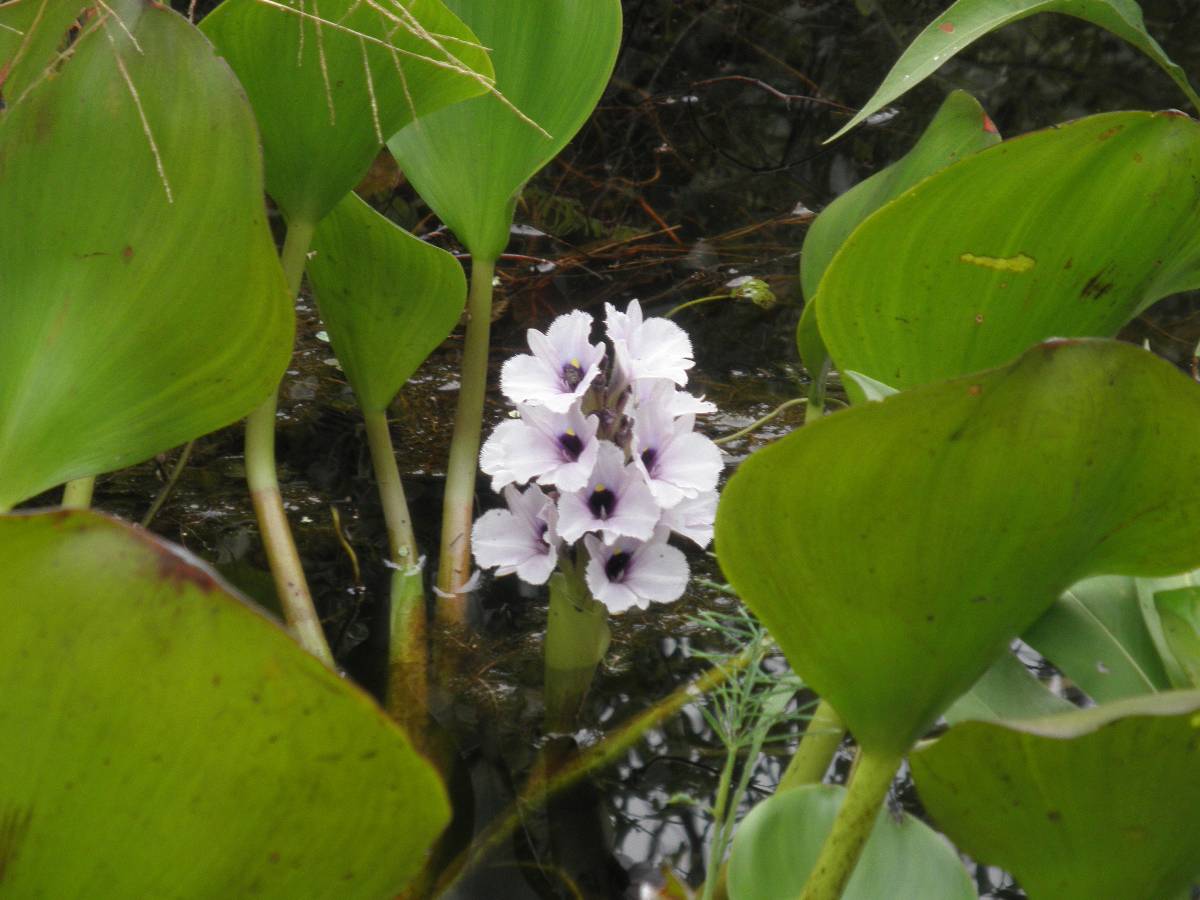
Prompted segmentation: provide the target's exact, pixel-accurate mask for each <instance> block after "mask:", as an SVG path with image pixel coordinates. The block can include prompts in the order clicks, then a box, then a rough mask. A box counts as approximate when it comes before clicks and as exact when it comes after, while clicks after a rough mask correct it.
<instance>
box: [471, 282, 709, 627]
mask: <svg viewBox="0 0 1200 900" xmlns="http://www.w3.org/2000/svg"><path fill="white" fill-rule="evenodd" d="M605 314H606V316H605V318H606V321H605V325H606V328H607V332H608V341H609V344H610V347H611V349H610V348H606V347H605V345H604V344H593V343H592V342H591V331H592V317H591V316H589V315H588V314H587V313H584V312H580V311H575V312H572V313H569V314H567V315H563V316H559V317H558V318H557V319H555V320H554V322H553V323H551V325H550V328H549V329H548V330H547V331H546V333H545V334H542V333H541V332H540V331H535V330H533V329H530V330H529V335H528V336H529V349H530V350H531V351H532V353H527V354H521V355H519V356H515V357H513V358H512V359H510V360H509V361H508V362H507V363H505V365H504V368H503V369H502V371H501V374H500V389H501V391H502V392H503V393H504V395H505V397H507V398H508V399H509V400H510V401H511V402H512V403H513V404H514V405H515V406H516V408H517V415H518V418H514V419H510V420H507V421H504V422H502V423H501V424H500V425H498V426H497V427H496V430H495V431H494V432H493V433H492V435H491V437H490V438H488V440H487V442H486V443H485V444H484V445H483V450H482V451H481V453H480V455H479V464H480V468H481V469H482V470H483V471H484V472H485V473H486V474H487V475H490V476H491V478H492V488H493V489H494V490H496V491H500V492H503V495H504V499H505V503H506V505H507V509H496V510H492V511H491V512H488V513H486V514H484V515H483V516H482V517H481V518H480V519H479V520H478V521H477V522H476V523H475V528H474V530H473V531H472V544H473V547H474V552H475V559H476V561H477V562H478V563H479V565H480V566H481V567H483V568H486V569H490V568H496V574H498V575H508V574H511V573H513V572H515V573H516V574H517V576H518V577H519V578H521V579H522V580H523V581H526V582H529V583H530V584H544V583H545V582H546V581H547V579H549V577H550V575H551V573H553V571H554V570H555V568H556V567H557V566H558V565H559V563H560V560H562V561H564V563H565V564H566V565H569V566H572V567H574V569H575V570H576V571H582V572H583V574H584V578H585V580H586V582H587V586H588V589H589V590H590V591H591V593H592V596H593V597H595V598H596V599H597V600H599V601H600V602H601V603H603V604H604V605H605V606H607V607H608V609H609V610H610V611H611V612H614V613H619V612H623V611H625V610H627V609H629V608H630V607H632V606H638V607H641V608H642V609H645V608H646V607H647V606H649V604H650V601H652V600H653V601H657V602H660V603H665V602H669V601H672V600H676V599H678V598H679V596H680V595H681V594H682V593H683V590H684V588H685V587H686V585H687V580H688V574H689V573H688V565H687V560H686V559H685V558H684V555H683V553H681V552H680V551H679V550H678V549H676V548H675V547H672V546H671V545H670V544H668V543H667V540H668V538H669V537H670V535H671V533H672V532H674V533H675V534H678V535H681V536H683V537H685V538H687V539H689V540H691V541H693V542H695V543H696V544H699V545H700V546H701V547H704V546H707V545H708V543H709V541H711V540H712V532H713V517H714V515H715V513H716V508H717V492H716V487H717V478H718V476H719V475H720V472H721V466H722V460H721V451H720V450H719V449H718V448H717V446H716V444H714V443H713V442H712V441H710V440H709V439H708V438H706V437H704V436H703V435H700V434H697V433H696V432H695V431H693V428H694V425H695V418H696V416H697V415H698V414H703V413H708V412H713V411H714V410H715V407H714V406H713V405H712V404H711V403H708V402H707V401H705V400H702V399H700V398H697V397H694V396H692V395H691V394H689V393H687V392H685V391H683V390H680V388H681V387H682V386H683V385H685V384H686V383H687V370H688V369H690V368H691V367H692V365H693V360H692V345H691V341H689V340H688V336H687V334H685V333H684V331H683V329H681V328H680V327H679V326H678V325H676V324H674V323H673V322H670V321H668V320H666V319H659V318H650V319H643V318H642V310H641V306H640V305H639V304H638V302H637V301H636V300H634V301H632V302H631V303H630V304H629V307H628V309H627V311H626V312H618V311H617V310H616V308H615V307H613V306H612V305H611V304H606V305H605ZM521 485H524V486H525V487H524V488H523V489H522V488H520V487H518V486H521ZM573 549H574V553H572V550H573Z"/></svg>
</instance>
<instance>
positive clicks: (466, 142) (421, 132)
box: [388, 0, 621, 260]
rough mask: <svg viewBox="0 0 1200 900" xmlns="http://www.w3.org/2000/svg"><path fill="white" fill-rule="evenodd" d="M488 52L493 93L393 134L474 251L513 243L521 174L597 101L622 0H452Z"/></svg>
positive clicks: (495, 251)
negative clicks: (495, 93)
mask: <svg viewBox="0 0 1200 900" xmlns="http://www.w3.org/2000/svg"><path fill="white" fill-rule="evenodd" d="M447 3H448V5H449V6H450V8H451V9H453V10H454V11H455V12H456V13H458V14H459V15H460V16H462V18H463V20H464V21H465V22H467V24H468V25H470V26H471V28H473V29H474V30H475V33H476V34H478V35H479V39H480V40H481V41H482V42H483V43H484V45H485V46H487V47H488V48H490V49H491V51H492V62H493V64H494V65H495V67H496V87H497V88H498V89H499V90H500V92H501V93H502V94H503V95H504V97H506V98H507V99H508V101H509V102H510V103H512V104H515V106H516V107H517V109H519V110H521V112H522V113H524V114H525V115H526V116H528V117H529V118H530V119H532V120H533V121H534V122H536V123H537V126H540V128H541V129H544V131H545V132H548V133H549V135H550V136H549V137H547V136H546V134H544V133H542V131H539V130H538V127H537V126H534V125H533V124H531V123H530V122H528V121H524V120H522V119H521V118H519V117H518V116H517V114H516V113H514V112H513V110H512V109H511V108H509V107H508V106H506V105H505V104H503V103H501V101H500V100H498V99H497V98H496V97H495V96H492V95H488V96H485V97H477V98H475V99H473V100H469V101H467V102H466V103H460V104H458V105H457V106H453V107H450V108H448V109H443V110H440V111H439V112H436V113H434V114H433V115H431V116H427V117H425V118H423V119H421V121H420V122H418V123H416V124H413V125H410V126H409V127H407V128H405V129H404V130H402V131H400V133H399V134H396V135H395V136H394V137H392V138H391V139H390V140H389V141H388V147H389V148H390V149H391V151H392V153H394V154H395V156H396V159H397V160H398V161H399V163H400V167H401V168H402V169H403V170H404V174H405V175H406V176H407V177H408V179H409V180H410V181H411V182H412V184H413V186H414V187H416V189H417V191H418V192H419V193H420V195H421V197H422V198H424V200H425V201H426V202H427V203H428V204H429V205H430V206H431V207H432V208H433V211H434V212H435V213H437V214H438V217H439V218H441V220H442V221H443V222H445V223H446V224H447V225H448V226H450V228H451V229H452V230H453V231H454V233H455V234H456V235H457V236H458V239H459V240H461V241H462V242H463V243H464V244H465V245H466V246H467V248H468V249H469V250H470V251H471V253H472V255H474V256H478V257H480V258H483V259H488V260H495V259H496V258H497V257H499V255H500V254H501V253H502V252H503V251H504V248H505V247H506V246H507V245H508V229H509V227H510V225H511V224H512V217H513V210H514V209H515V207H516V202H517V199H518V197H519V195H520V192H521V188H522V187H524V185H525V182H526V181H528V180H529V178H530V177H531V176H532V175H533V174H534V173H535V172H537V171H538V170H539V169H540V168H542V166H544V165H545V164H546V163H547V162H549V161H550V160H551V159H552V158H553V157H554V156H555V155H556V154H557V153H558V152H559V151H560V150H561V149H562V148H563V147H565V146H566V144H567V141H569V140H570V139H571V138H572V137H573V136H574V134H575V132H576V131H578V130H579V129H580V127H582V125H583V123H584V122H585V121H586V120H587V117H588V116H589V115H590V114H591V112H592V109H593V107H595V105H596V102H597V101H598V100H599V99H600V94H601V93H602V92H603V90H604V87H605V85H606V84H607V83H608V77H609V75H610V73H611V72H612V68H613V65H614V63H615V62H616V58H617V48H618V46H619V44H620V40H621V4H620V0H558V2H556V3H546V2H544V0H505V2H504V3H496V2H495V0H447Z"/></svg>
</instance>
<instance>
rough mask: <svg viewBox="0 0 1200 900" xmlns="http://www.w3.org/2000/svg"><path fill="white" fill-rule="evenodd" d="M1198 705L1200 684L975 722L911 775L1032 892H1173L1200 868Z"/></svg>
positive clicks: (969, 840) (1144, 898)
mask: <svg viewBox="0 0 1200 900" xmlns="http://www.w3.org/2000/svg"><path fill="white" fill-rule="evenodd" d="M1198 711H1200V692H1196V691H1192V692H1174V693H1164V694H1155V695H1153V696H1147V697H1138V698H1135V699H1131V700H1122V701H1118V702H1116V703H1111V704H1107V705H1105V706H1099V707H1095V708H1092V709H1087V710H1080V711H1077V712H1071V713H1066V714H1064V715H1059V716H1053V717H1049V718H1043V719H1029V720H1024V721H1010V722H966V723H963V724H961V725H956V726H954V727H953V728H951V729H950V731H948V732H947V733H946V734H945V735H944V736H943V737H941V738H940V739H938V740H937V741H935V742H933V743H932V744H931V745H930V746H928V747H927V748H925V749H921V750H918V751H917V752H916V753H914V754H913V755H912V757H911V759H910V762H911V765H912V772H913V777H914V779H915V780H916V783H917V789H918V791H919V792H920V795H921V801H922V803H923V804H924V805H925V808H926V809H927V810H928V811H929V813H930V815H931V816H932V817H933V819H934V821H935V822H937V824H938V826H939V827H940V828H941V829H942V830H943V831H944V832H945V833H946V835H947V836H948V837H949V838H950V839H951V840H953V841H954V842H955V844H957V845H958V847H959V848H960V849H962V850H963V851H964V852H966V853H969V854H970V855H971V856H973V857H974V858H975V859H978V860H980V861H981V862H987V863H992V864H995V865H999V866H1002V867H1003V868H1005V869H1007V870H1008V871H1010V872H1012V873H1013V875H1015V876H1016V877H1017V879H1018V880H1019V881H1020V882H1021V885H1022V886H1023V887H1024V888H1025V890H1026V891H1027V892H1028V894H1029V896H1030V898H1031V900H1096V898H1100V897H1104V898H1108V897H1112V898H1116V897H1120V898H1121V900H1163V898H1165V897H1172V896H1175V895H1176V894H1177V893H1178V892H1179V891H1181V890H1184V889H1185V888H1186V887H1187V885H1188V884H1189V883H1190V882H1191V880H1192V879H1193V878H1194V877H1196V876H1197V875H1200V778H1197V777H1196V767H1197V762H1198V761H1200V753H1198V752H1197V747H1198V746H1200V715H1198ZM1185 896H1186V894H1185Z"/></svg>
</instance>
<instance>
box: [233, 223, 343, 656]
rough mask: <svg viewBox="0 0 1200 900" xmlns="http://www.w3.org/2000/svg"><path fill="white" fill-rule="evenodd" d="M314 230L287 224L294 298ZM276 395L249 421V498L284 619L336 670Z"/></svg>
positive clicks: (285, 259)
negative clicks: (290, 513) (284, 482)
mask: <svg viewBox="0 0 1200 900" xmlns="http://www.w3.org/2000/svg"><path fill="white" fill-rule="evenodd" d="M313 230H314V226H313V225H312V224H311V223H309V222H301V221H296V222H291V223H289V224H288V233H287V239H286V240H285V241H284V243H283V253H282V257H281V260H280V261H281V262H282V264H283V274H284V277H285V278H286V279H287V285H288V290H290V291H291V295H292V297H293V298H294V297H296V296H297V295H298V294H299V293H300V279H301V278H302V277H303V276H304V257H305V254H306V253H307V252H308V247H309V244H310V243H312V235H313ZM278 393H279V392H278V391H277V390H276V391H272V392H271V396H270V397H268V398H267V399H266V400H265V401H263V403H262V404H261V405H260V406H259V407H258V408H257V409H256V410H254V412H252V413H250V415H249V417H248V418H247V419H246V482H247V483H248V484H249V486H250V499H251V501H252V502H253V503H254V513H255V515H256V516H257V517H258V527H259V530H260V531H261V532H262V540H263V545H264V546H265V547H266V551H267V562H268V563H269V564H270V567H271V575H272V576H273V577H274V579H275V589H276V591H277V592H278V593H279V600H280V603H281V604H282V605H283V614H284V618H285V619H286V620H287V623H288V625H289V626H290V627H291V629H292V632H293V633H294V634H295V636H296V639H297V640H298V641H299V642H300V645H301V646H302V647H304V649H306V650H307V651H308V652H309V653H311V654H312V655H313V656H315V657H317V658H318V659H320V660H321V661H322V662H324V663H325V664H326V665H328V666H330V667H331V668H332V667H333V664H334V663H333V653H332V652H331V651H330V649H329V643H328V642H327V641H326V640H325V632H324V630H323V629H322V628H321V620H320V619H319V618H318V617H317V610H316V607H315V606H314V605H313V600H312V594H310V593H309V590H308V581H307V580H306V579H305V577H304V568H303V566H301V564H300V553H299V552H298V551H297V550H296V542H295V540H294V539H293V537H292V529H291V526H289V525H288V520H287V513H286V512H284V509H283V497H282V495H281V494H280V493H279V478H278V476H277V475H276V473H275V412H276V407H277V398H278Z"/></svg>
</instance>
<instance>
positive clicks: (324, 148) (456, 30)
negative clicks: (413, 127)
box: [200, 0, 492, 224]
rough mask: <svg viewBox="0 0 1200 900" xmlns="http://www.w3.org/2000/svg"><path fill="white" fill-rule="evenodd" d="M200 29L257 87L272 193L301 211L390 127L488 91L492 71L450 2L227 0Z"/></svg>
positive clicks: (322, 210)
mask: <svg viewBox="0 0 1200 900" xmlns="http://www.w3.org/2000/svg"><path fill="white" fill-rule="evenodd" d="M405 23H407V24H405ZM200 27H201V29H202V30H203V31H204V33H205V34H207V35H208V36H209V38H211V39H212V41H213V43H214V44H216V45H217V47H218V49H219V50H220V52H221V53H222V54H223V55H224V56H225V58H226V59H228V60H229V64H230V65H231V66H232V67H233V70H234V71H235V72H236V73H237V75H238V78H240V79H241V81H242V84H244V85H245V87H246V93H247V94H249V96H250V102H251V103H252V104H253V105H254V111H255V114H256V115H257V117H258V125H259V129H260V130H261V131H262V140H263V155H264V157H265V160H266V177H267V191H268V193H270V195H271V196H272V198H274V200H275V202H276V203H278V204H279V206H280V207H281V208H282V209H283V210H284V213H285V215H286V216H287V218H288V220H289V221H304V222H309V223H313V224H315V223H316V222H318V221H319V220H320V219H321V218H322V217H323V216H324V215H326V214H327V213H328V212H329V211H330V210H331V209H333V207H334V206H335V205H337V203H338V201H339V200H341V199H342V197H344V196H345V195H346V194H347V193H348V192H349V191H350V190H351V189H352V188H353V187H354V185H355V184H357V183H358V181H359V179H361V178H362V176H363V175H364V174H365V173H366V171H367V169H369V168H370V166H371V161H372V160H373V159H374V158H375V155H376V153H378V151H379V148H380V147H381V146H382V144H383V142H384V141H385V140H386V139H387V138H388V136H389V135H391V134H394V133H395V132H396V131H398V130H399V129H400V128H402V127H404V126H405V125H406V124H408V123H409V122H410V121H412V120H413V119H414V118H415V117H418V116H423V115H426V114H428V113H430V112H432V111H433V110H436V109H440V108H441V107H443V106H446V105H447V104H451V103H456V102H458V101H460V100H463V99H464V98H466V97H473V96H475V95H476V94H479V93H481V92H482V91H484V90H485V89H486V86H487V83H488V82H490V80H491V76H492V68H491V64H490V62H489V61H488V58H487V55H486V53H485V52H484V50H483V49H482V48H481V47H480V46H479V44H478V41H477V40H476V38H475V35H474V34H472V33H471V31H470V29H468V28H467V27H466V26H465V25H463V23H462V22H461V21H459V19H458V18H457V17H456V16H454V14H453V13H451V12H450V11H449V10H448V9H447V8H446V6H445V5H444V4H443V3H442V2H441V0H403V2H396V3H394V4H382V5H381V4H373V3H362V2H359V0H326V2H324V3H319V4H318V3H315V2H314V3H312V4H305V3H304V2H303V0H301V2H300V3H298V4H296V5H295V6H290V11H289V10H288V9H281V8H280V7H279V6H278V5H277V4H275V5H272V4H267V3H262V2H259V0H225V2H224V3H222V4H221V5H220V6H219V7H217V9H216V10H215V11H214V12H213V13H212V14H211V15H209V16H208V17H207V18H205V19H204V21H203V22H201V24H200ZM420 30H423V31H424V32H425V33H426V34H427V35H429V37H426V36H423V35H421V34H417V33H414V32H417V31H420ZM433 42H436V44H435V43H433Z"/></svg>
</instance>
